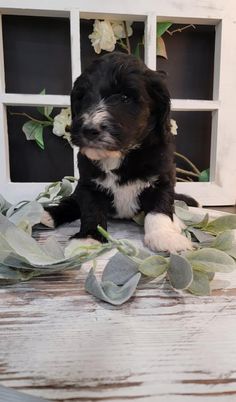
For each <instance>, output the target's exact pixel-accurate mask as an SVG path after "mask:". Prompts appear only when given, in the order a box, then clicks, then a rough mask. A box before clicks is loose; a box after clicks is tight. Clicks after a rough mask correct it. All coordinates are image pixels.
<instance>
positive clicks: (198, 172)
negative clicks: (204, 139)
mask: <svg viewBox="0 0 236 402" xmlns="http://www.w3.org/2000/svg"><path fill="white" fill-rule="evenodd" d="M175 155H176V156H178V157H179V158H181V159H183V160H184V161H185V162H187V163H188V164H189V165H190V166H191V168H192V169H193V171H194V172H195V173H197V174H198V175H200V174H201V172H200V170H199V169H198V168H197V166H195V165H194V164H193V162H191V161H190V160H189V159H188V158H187V157H186V156H184V155H182V154H180V153H178V152H175Z"/></svg>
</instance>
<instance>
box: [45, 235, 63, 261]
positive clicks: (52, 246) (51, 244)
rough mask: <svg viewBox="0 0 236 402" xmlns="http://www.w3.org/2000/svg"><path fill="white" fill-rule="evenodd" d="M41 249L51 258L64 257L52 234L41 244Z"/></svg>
mask: <svg viewBox="0 0 236 402" xmlns="http://www.w3.org/2000/svg"><path fill="white" fill-rule="evenodd" d="M42 249H43V250H44V251H45V253H46V254H48V255H50V256H51V257H53V258H56V259H58V260H63V259H65V255H64V250H63V248H62V247H61V245H60V243H58V241H56V239H55V237H53V236H50V237H48V238H47V239H46V241H45V242H44V243H43V245H42Z"/></svg>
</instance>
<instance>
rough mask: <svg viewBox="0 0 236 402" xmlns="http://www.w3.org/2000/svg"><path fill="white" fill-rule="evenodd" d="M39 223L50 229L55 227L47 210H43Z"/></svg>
mask: <svg viewBox="0 0 236 402" xmlns="http://www.w3.org/2000/svg"><path fill="white" fill-rule="evenodd" d="M40 223H42V224H43V225H45V226H47V227H49V228H52V229H54V228H55V223H54V220H53V218H52V217H51V215H50V214H49V212H47V211H44V212H43V215H42V218H41V221H40Z"/></svg>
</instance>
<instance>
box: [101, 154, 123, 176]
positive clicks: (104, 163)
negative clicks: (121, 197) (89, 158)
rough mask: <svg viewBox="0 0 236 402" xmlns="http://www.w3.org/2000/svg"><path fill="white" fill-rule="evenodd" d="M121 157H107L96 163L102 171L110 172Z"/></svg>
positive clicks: (115, 167)
mask: <svg viewBox="0 0 236 402" xmlns="http://www.w3.org/2000/svg"><path fill="white" fill-rule="evenodd" d="M122 160H123V158H122V157H117V158H116V157H111V156H110V157H108V158H105V159H102V160H100V161H98V162H97V165H98V166H99V167H100V169H101V170H102V171H103V172H106V173H108V172H110V171H111V170H114V169H118V167H119V166H120V164H121V162H122Z"/></svg>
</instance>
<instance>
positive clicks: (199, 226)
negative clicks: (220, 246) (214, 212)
mask: <svg viewBox="0 0 236 402" xmlns="http://www.w3.org/2000/svg"><path fill="white" fill-rule="evenodd" d="M208 222H209V214H208V213H207V214H206V215H205V216H204V218H203V219H202V220H201V221H200V222H199V223H196V224H194V227H195V228H197V229H202V230H204V228H205V227H206V226H207V224H208Z"/></svg>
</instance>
